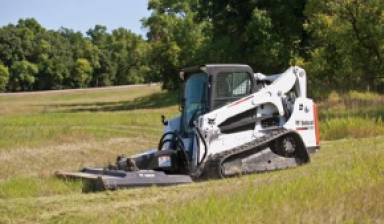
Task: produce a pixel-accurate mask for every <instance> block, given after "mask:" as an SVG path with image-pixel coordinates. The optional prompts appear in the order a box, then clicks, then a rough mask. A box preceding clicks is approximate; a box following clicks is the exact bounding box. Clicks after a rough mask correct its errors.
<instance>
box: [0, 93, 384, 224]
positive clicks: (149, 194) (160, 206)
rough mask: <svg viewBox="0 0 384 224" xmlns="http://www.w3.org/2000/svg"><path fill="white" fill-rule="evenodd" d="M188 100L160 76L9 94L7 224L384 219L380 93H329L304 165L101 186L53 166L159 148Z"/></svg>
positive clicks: (2, 211)
mask: <svg viewBox="0 0 384 224" xmlns="http://www.w3.org/2000/svg"><path fill="white" fill-rule="evenodd" d="M177 103H178V97H177V94H174V93H167V92H163V91H161V90H160V87H159V86H148V87H140V88H133V89H132V88H130V89H122V88H117V89H108V90H103V89H98V90H87V91H84V92H76V91H74V92H65V93H52V94H41V93H39V94H28V95H23V96H18V95H7V96H3V97H0V114H1V116H0V162H1V164H2V166H1V168H0V223H127V222H129V223H154V222H156V223H383V222H384V193H383V191H382V189H383V188H384V163H383V162H382V161H384V150H383V148H384V136H382V134H383V133H384V132H383V131H384V127H383V124H382V117H383V115H384V97H382V96H381V95H376V94H363V93H358V92H350V93H346V94H337V93H332V94H331V95H330V96H329V97H328V98H327V99H324V100H323V101H321V102H319V103H318V106H319V113H320V114H319V117H320V131H321V140H323V141H322V148H321V151H320V152H319V153H317V154H315V155H313V156H312V162H311V163H310V164H309V165H305V166H301V167H298V168H295V169H288V170H283V171H277V172H272V173H263V174H256V175H250V176H243V177H239V178H232V179H226V180H219V181H210V182H204V183H193V184H189V185H180V186H171V187H167V188H160V187H150V188H141V189H128V190H121V191H115V192H102V193H97V194H83V193H82V186H81V185H82V184H81V183H80V182H78V181H77V182H69V181H68V182H65V181H62V180H57V179H55V178H54V177H53V171H54V170H78V169H80V168H82V167H84V166H104V165H105V164H108V163H109V162H113V161H114V159H115V157H116V155H118V154H122V153H125V154H127V155H129V154H133V153H136V152H140V151H143V150H145V149H148V148H151V147H155V146H156V144H157V141H158V138H159V136H160V135H161V133H162V124H161V122H160V116H161V114H165V115H166V116H168V117H171V116H174V115H175V114H177V113H178V105H177ZM335 139H340V140H337V141H332V140H335Z"/></svg>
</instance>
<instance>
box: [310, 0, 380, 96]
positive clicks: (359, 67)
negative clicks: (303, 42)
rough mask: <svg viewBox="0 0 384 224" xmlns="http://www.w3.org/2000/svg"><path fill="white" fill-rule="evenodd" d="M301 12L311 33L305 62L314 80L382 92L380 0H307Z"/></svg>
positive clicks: (332, 85)
mask: <svg viewBox="0 0 384 224" xmlns="http://www.w3.org/2000/svg"><path fill="white" fill-rule="evenodd" d="M305 14H306V15H307V17H308V18H309V22H308V23H307V24H306V27H307V29H308V31H309V32H310V33H311V37H312V43H313V49H312V51H311V55H312V59H311V61H310V62H309V63H308V65H307V66H308V68H309V70H310V72H311V73H313V74H314V75H316V79H317V80H318V81H321V82H323V84H324V85H328V86H331V87H336V86H338V87H339V86H340V84H342V83H345V82H347V83H350V85H351V84H352V85H355V88H360V89H364V88H365V89H368V90H373V91H382V89H383V88H382V87H383V85H384V82H383V79H382V77H383V69H384V58H383V57H384V56H383V55H384V23H383V21H384V17H383V15H384V5H383V4H382V2H381V1H380V0H368V1H361V0H353V1H352V0H326V1H320V0H309V2H308V5H307V8H306V11H305Z"/></svg>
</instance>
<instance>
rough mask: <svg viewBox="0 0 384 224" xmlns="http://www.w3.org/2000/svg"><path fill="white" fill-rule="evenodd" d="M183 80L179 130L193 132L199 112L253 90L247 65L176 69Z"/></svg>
mask: <svg viewBox="0 0 384 224" xmlns="http://www.w3.org/2000/svg"><path fill="white" fill-rule="evenodd" d="M180 77H181V78H182V79H183V80H184V88H183V93H182V94H183V97H182V100H181V106H180V108H181V122H180V125H181V127H180V130H181V134H182V135H183V136H190V135H193V122H194V121H195V120H196V119H197V118H198V117H199V116H200V115H202V114H206V113H208V112H210V111H212V110H215V109H218V108H220V107H223V106H225V105H227V104H229V103H231V102H234V101H236V100H239V99H241V98H243V97H245V96H248V95H250V94H252V93H254V92H255V87H256V85H255V83H254V82H255V81H254V78H253V71H252V69H251V68H250V67H249V66H248V65H238V64H227V65H220V64H213V65H200V66H195V67H191V68H187V69H183V70H182V71H181V72H180Z"/></svg>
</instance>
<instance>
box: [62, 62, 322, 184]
mask: <svg viewBox="0 0 384 224" xmlns="http://www.w3.org/2000/svg"><path fill="white" fill-rule="evenodd" d="M180 77H181V79H182V80H184V88H183V97H182V100H181V105H180V108H181V114H180V116H177V117H174V118H172V119H169V120H165V118H164V117H162V123H163V124H164V135H163V136H162V137H161V139H160V142H159V145H158V147H157V149H152V150H149V151H146V152H144V153H141V154H138V155H133V156H131V157H129V158H128V157H126V156H124V155H123V156H119V157H118V158H117V160H116V164H114V165H110V166H108V167H105V168H100V169H95V168H84V169H83V170H81V171H79V172H56V175H57V176H59V177H64V178H82V179H83V181H84V183H85V185H84V189H85V191H89V190H114V189H118V188H128V187H140V186H150V185H170V184H181V183H189V182H192V181H198V180H207V179H219V178H226V177H231V176H236V175H239V174H250V173H256V172H264V171H272V170H278V169H285V168H289V167H295V166H297V165H301V164H305V163H308V162H309V161H310V157H309V154H310V153H312V152H316V151H317V150H318V149H319V129H318V128H319V125H318V120H317V109H316V104H315V103H314V102H313V101H312V100H311V99H308V98H307V89H306V88H307V86H306V85H307V83H306V82H307V80H306V79H307V78H306V72H305V71H304V70H303V69H302V68H300V67H291V68H289V69H288V70H287V71H285V72H284V73H281V74H276V75H270V76H266V75H263V74H261V73H256V74H254V73H253V71H252V69H251V68H250V67H249V66H247V65H237V64H207V65H200V66H196V67H192V68H187V69H184V70H182V71H181V72H180Z"/></svg>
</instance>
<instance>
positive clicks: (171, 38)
mask: <svg viewBox="0 0 384 224" xmlns="http://www.w3.org/2000/svg"><path fill="white" fill-rule="evenodd" d="M195 2H196V1H187V0H183V1H176V0H151V1H149V6H148V8H149V9H150V10H152V15H151V16H150V17H149V18H145V19H143V25H144V26H145V27H147V28H149V32H148V34H147V37H148V40H149V41H150V43H151V45H152V46H151V54H150V61H151V63H150V66H151V71H152V72H153V73H154V74H155V76H160V77H161V81H162V82H163V88H165V89H171V90H173V89H178V88H180V78H179V77H178V75H177V74H178V72H179V71H180V69H181V68H183V67H186V66H191V64H200V63H205V62H206V61H204V58H203V57H202V55H203V54H201V51H200V49H201V47H202V45H203V42H204V36H203V35H202V34H203V29H204V28H205V27H206V23H205V22H199V23H197V22H196V21H195V20H194V18H195V12H194V10H193V8H192V6H193V5H194V4H195Z"/></svg>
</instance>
